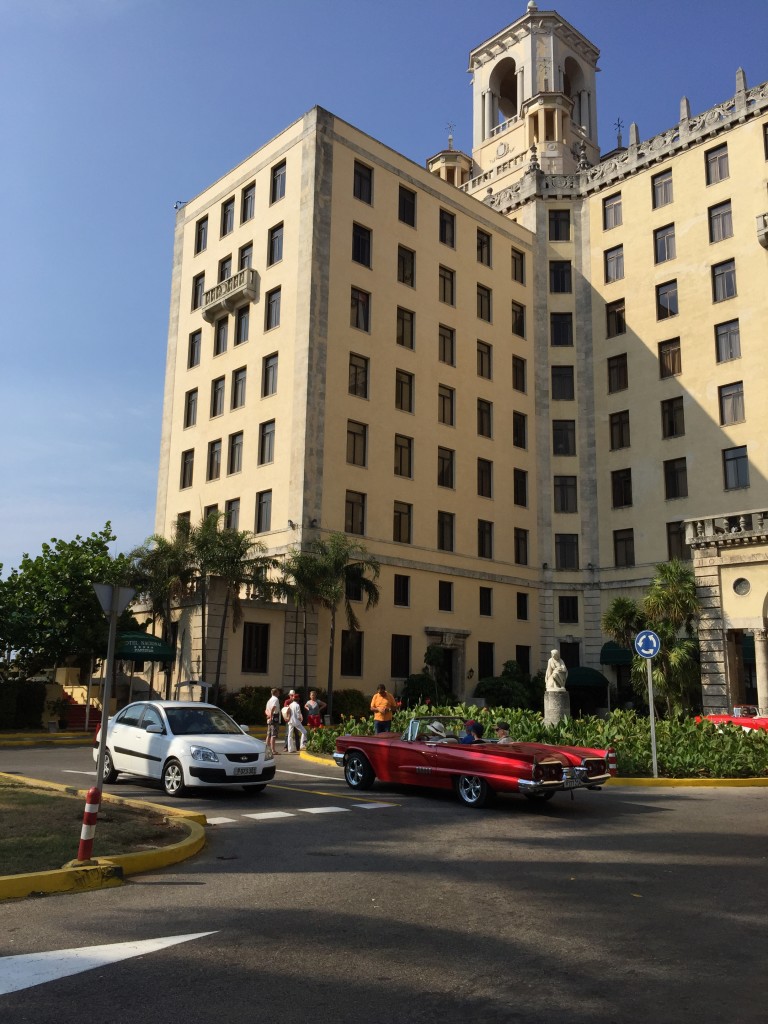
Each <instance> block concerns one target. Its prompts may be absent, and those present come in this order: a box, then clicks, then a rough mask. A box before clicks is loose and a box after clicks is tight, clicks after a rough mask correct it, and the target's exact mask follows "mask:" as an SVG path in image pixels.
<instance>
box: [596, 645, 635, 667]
mask: <svg viewBox="0 0 768 1024" xmlns="http://www.w3.org/2000/svg"><path fill="white" fill-rule="evenodd" d="M600 664H601V665H631V664H632V652H631V651H628V650H627V648H626V647H621V646H620V645H619V644H617V643H615V642H614V641H613V640H609V641H608V643H607V644H603V647H602V650H601V651H600Z"/></svg>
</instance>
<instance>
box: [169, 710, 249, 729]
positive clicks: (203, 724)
mask: <svg viewBox="0 0 768 1024" xmlns="http://www.w3.org/2000/svg"><path fill="white" fill-rule="evenodd" d="M165 713H166V715H167V716H168V725H169V726H170V727H171V732H172V733H174V734H175V735H176V736H205V735H208V736H210V735H216V734H222V733H230V734H231V733H239V732H240V731H241V730H240V729H239V728H238V726H237V725H236V723H235V722H233V721H232V719H231V718H230V717H229V715H225V714H224V712H223V711H218V710H215V711H214V710H212V709H210V708H166V709H165Z"/></svg>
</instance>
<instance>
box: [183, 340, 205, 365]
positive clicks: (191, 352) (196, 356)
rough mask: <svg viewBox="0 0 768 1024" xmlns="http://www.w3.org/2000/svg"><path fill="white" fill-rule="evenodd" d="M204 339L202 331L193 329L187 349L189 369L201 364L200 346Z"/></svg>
mask: <svg viewBox="0 0 768 1024" xmlns="http://www.w3.org/2000/svg"><path fill="white" fill-rule="evenodd" d="M202 340H203V332H202V331H192V333H191V334H190V336H189V348H188V349H187V369H188V370H191V369H192V367H193V366H199V364H200V348H201V345H202Z"/></svg>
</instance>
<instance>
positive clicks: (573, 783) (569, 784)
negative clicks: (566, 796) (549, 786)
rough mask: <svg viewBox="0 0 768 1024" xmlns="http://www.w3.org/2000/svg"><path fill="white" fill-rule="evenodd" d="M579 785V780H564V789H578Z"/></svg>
mask: <svg viewBox="0 0 768 1024" xmlns="http://www.w3.org/2000/svg"><path fill="white" fill-rule="evenodd" d="M578 785H579V780H578V779H563V789H576V787H577V786H578Z"/></svg>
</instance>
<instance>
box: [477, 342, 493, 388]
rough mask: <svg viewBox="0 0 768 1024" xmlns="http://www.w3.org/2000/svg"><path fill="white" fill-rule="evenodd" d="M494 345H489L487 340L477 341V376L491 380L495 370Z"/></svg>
mask: <svg viewBox="0 0 768 1024" xmlns="http://www.w3.org/2000/svg"><path fill="white" fill-rule="evenodd" d="M492 355H493V346H492V345H489V344H488V342H487V341H478V343H477V376H478V377H484V378H485V380H490V379H491V375H492V372H493V363H492Z"/></svg>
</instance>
